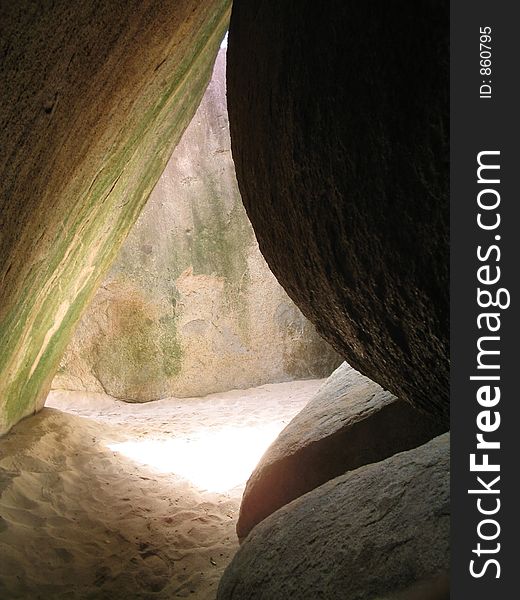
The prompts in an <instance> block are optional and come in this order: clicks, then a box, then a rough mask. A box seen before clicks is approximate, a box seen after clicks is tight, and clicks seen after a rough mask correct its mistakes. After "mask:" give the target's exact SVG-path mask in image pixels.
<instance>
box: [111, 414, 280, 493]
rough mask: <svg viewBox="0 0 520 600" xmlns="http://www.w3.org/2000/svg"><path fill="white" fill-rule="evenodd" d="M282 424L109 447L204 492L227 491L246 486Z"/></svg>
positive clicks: (228, 428)
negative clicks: (189, 483)
mask: <svg viewBox="0 0 520 600" xmlns="http://www.w3.org/2000/svg"><path fill="white" fill-rule="evenodd" d="M283 427H284V424H283V423H270V424H266V425H259V426H254V427H232V426H228V427H222V428H219V429H213V430H212V429H207V430H202V431H199V432H196V433H193V434H191V435H190V436H189V437H181V438H172V439H160V440H159V439H158V440H138V441H129V442H121V443H116V444H109V445H108V447H109V448H110V449H111V450H113V451H114V452H119V453H121V454H123V455H124V456H126V457H128V458H131V459H132V460H134V461H136V462H139V463H141V464H145V465H148V466H150V467H153V468H154V469H157V470H158V471H160V472H162V473H174V474H176V475H179V476H180V477H183V478H184V479H188V480H189V481H191V483H193V485H195V486H196V487H197V488H199V489H201V490H207V491H210V492H226V491H228V490H231V489H232V488H234V487H236V486H238V485H244V484H245V483H246V481H247V479H248V478H249V476H250V475H251V473H252V471H253V469H254V468H255V466H256V465H257V463H258V461H259V460H260V458H261V457H262V454H263V453H264V452H265V451H266V450H267V448H268V446H269V445H270V444H271V442H273V441H274V439H275V438H276V436H277V435H278V434H279V433H280V431H281V430H282V429H283Z"/></svg>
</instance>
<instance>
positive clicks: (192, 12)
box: [0, 0, 230, 433]
mask: <svg viewBox="0 0 520 600" xmlns="http://www.w3.org/2000/svg"><path fill="white" fill-rule="evenodd" d="M229 8H230V1H229V0H205V1H204V2H199V1H195V0H179V1H177V2H163V1H162V0H124V1H122V0H114V1H113V2H103V1H100V0H85V1H82V2H70V1H69V0H56V1H54V2H52V3H50V2H32V1H29V0H19V1H17V2H2V3H1V5H0V22H1V23H2V30H1V36H0V56H2V64H1V67H0V89H1V90H2V104H1V107H0V147H1V148H2V162H1V165H0V433H2V432H5V431H6V430H8V429H9V428H10V426H11V425H13V424H14V423H15V422H16V421H18V420H19V419H21V418H22V417H24V416H26V415H28V414H31V413H32V412H34V411H36V410H38V409H39V408H41V406H42V405H43V403H44V400H45V397H46V395H47V392H48V389H49V387H50V384H51V381H52V378H53V376H54V373H55V371H56V369H57V367H58V363H59V360H60V358H61V356H62V354H63V352H64V350H65V347H66V345H67V342H68V341H69V339H70V336H71V334H72V331H73V329H74V326H75V324H76V323H77V321H78V319H79V317H80V315H81V312H82V310H83V308H84V307H85V305H86V304H87V303H88V301H89V299H90V298H91V297H92V294H93V292H94V291H95V289H96V287H97V285H98V284H99V283H100V281H101V280H102V278H103V275H104V274H105V272H106V270H107V268H108V266H109V265H110V263H111V262H112V260H113V258H114V257H115V255H116V252H117V250H118V248H119V246H120V244H121V243H122V241H123V239H124V238H125V236H126V234H127V233H128V231H129V230H130V228H131V226H132V225H133V223H134V222H135V220H136V218H137V216H138V215H139V212H140V210H141V208H142V207H143V205H144V203H145V201H146V200H147V198H148V196H149V194H150V193H151V191H152V189H153V187H154V185H155V183H156V181H157V179H158V178H159V176H160V174H161V173H162V171H163V170H164V167H165V165H166V163H167V161H168V159H169V157H170V155H171V153H172V151H173V148H174V147H175V145H176V143H177V142H178V140H179V138H180V136H181V134H182V132H183V130H184V129H185V127H186V126H187V124H188V123H189V122H190V120H191V117H192V116H193V114H194V112H195V109H196V108H197V106H198V104H199V102H200V98H201V96H202V94H203V91H204V89H205V87H206V84H207V82H208V80H209V77H210V74H211V67H212V65H213V61H214V58H215V56H216V53H217V50H218V47H219V44H220V41H221V39H222V37H223V35H224V31H225V30H226V28H227V25H228V21H229Z"/></svg>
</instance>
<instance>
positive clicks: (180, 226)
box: [53, 49, 340, 401]
mask: <svg viewBox="0 0 520 600" xmlns="http://www.w3.org/2000/svg"><path fill="white" fill-rule="evenodd" d="M225 89H226V88H225V50H223V49H222V50H221V51H220V53H219V55H218V57H217V61H216V63H215V68H214V72H213V76H212V79H211V82H210V84H209V86H208V88H207V90H206V93H205V95H204V98H203V100H202V102H201V105H200V107H199V109H198V110H197V112H196V114H195V116H194V118H193V120H192V122H191V124H190V125H189V127H188V128H187V129H186V131H185V133H184V135H183V137H182V140H181V141H180V143H179V145H178V146H177V148H176V150H175V152H174V153H173V155H172V157H171V159H170V161H169V163H168V165H167V167H166V169H165V171H164V173H163V175H162V176H161V178H160V179H159V182H158V184H157V186H156V187H155V189H154V191H153V193H152V195H151V197H150V200H149V202H148V204H147V205H146V207H145V209H144V210H143V212H142V214H141V216H140V217H139V220H138V221H137V223H136V225H135V227H134V229H133V230H132V231H131V233H130V235H129V236H128V238H127V240H126V241H125V243H124V245H123V247H122V249H121V252H120V254H119V256H118V258H117V260H116V261H115V263H114V265H113V266H112V268H111V270H110V272H109V274H108V276H107V278H106V279H105V281H104V282H103V284H102V285H101V287H100V289H99V290H98V292H97V294H96V296H95V297H94V299H93V301H92V304H91V306H90V308H89V310H88V311H87V313H86V314H85V316H84V317H83V319H82V321H81V323H80V325H79V327H78V329H77V332H76V334H75V336H74V339H73V341H72V343H71V344H70V346H69V348H68V349H67V352H66V354H65V356H64V358H63V360H62V363H61V367H60V371H59V373H58V376H57V378H56V379H55V381H54V384H53V385H54V387H60V388H66V389H79V390H88V391H101V390H104V391H106V392H107V393H109V394H111V395H112V396H115V397H117V398H123V399H126V400H132V401H147V400H152V399H156V398H163V397H166V396H178V397H186V396H200V395H205V394H208V393H212V392H219V391H225V390H229V389H235V388H246V387H252V386H256V385H261V384H264V383H274V382H280V381H287V380H291V379H297V378H306V377H325V376H327V375H328V374H329V373H330V372H331V371H332V370H333V369H334V367H336V366H337V365H338V364H339V361H340V359H339V358H338V356H337V355H336V354H335V352H334V351H332V350H331V349H330V347H329V346H328V344H327V343H326V342H324V341H323V340H322V339H321V338H320V336H318V334H317V333H316V331H315V329H314V326H312V325H311V324H310V323H309V322H308V321H307V320H306V319H305V318H304V317H303V315H302V314H301V312H300V311H299V310H298V309H297V308H296V307H295V306H294V304H293V302H292V301H291V300H290V299H289V297H288V296H287V294H286V293H285V292H284V290H283V289H282V288H281V286H280V285H279V284H278V282H277V281H276V279H275V277H274V276H273V275H272V274H271V272H270V271H269V268H268V267H267V265H266V263H265V261H264V259H263V257H262V255H261V254H260V251H259V249H258V245H257V243H256V239H255V237H254V233H253V230H252V227H251V225H250V223H249V220H248V218H247V215H246V213H245V210H244V208H243V206H242V201H241V198H240V194H239V191H238V187H237V183H236V179H235V171H234V164H233V159H232V157H231V148H230V139H229V128H228V120H227V109H226V93H225Z"/></svg>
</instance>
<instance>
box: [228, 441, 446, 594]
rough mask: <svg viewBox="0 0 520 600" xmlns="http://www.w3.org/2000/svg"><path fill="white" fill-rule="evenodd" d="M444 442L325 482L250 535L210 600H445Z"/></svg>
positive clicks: (262, 523)
mask: <svg viewBox="0 0 520 600" xmlns="http://www.w3.org/2000/svg"><path fill="white" fill-rule="evenodd" d="M449 466H450V465H449V434H444V435H442V436H440V437H437V438H435V439H433V440H432V441H430V442H428V443H427V444H424V445H423V446H420V447H419V448H415V449H414V450H409V451H407V452H401V453H400V454H396V455H395V456H392V457H391V458H388V459H386V460H384V461H382V462H379V463H375V464H371V465H367V466H364V467H361V468H359V469H357V470H355V471H352V472H350V473H346V474H345V475H341V476H340V477H337V478H335V479H332V480H331V481H329V482H328V483H325V484H324V485H322V486H320V487H318V488H316V489H315V490H313V491H311V492H309V493H307V494H305V495H304V496H301V497H300V498H298V499H296V500H293V501H292V502H291V503H289V504H287V505H286V506H284V507H283V508H281V509H279V510H277V511H276V512H274V513H273V514H272V515H270V516H269V517H267V519H265V520H264V521H262V522H261V523H260V524H259V525H257V526H256V527H255V528H254V529H253V530H252V531H251V533H250V534H249V535H248V536H247V538H246V540H245V541H244V543H243V544H242V546H241V547H240V550H239V551H238V552H237V554H236V555H235V557H234V559H233V560H232V562H231V564H230V565H229V566H228V568H227V569H226V571H225V573H224V575H223V577H222V579H221V581H220V585H219V589H218V594H217V599H218V600H246V599H247V600H264V599H266V598H273V599H274V598H277V599H278V598H280V599H281V598H284V599H285V598H298V599H301V600H316V599H317V598H323V599H327V600H376V599H380V598H381V599H385V600H386V599H388V600H390V598H391V599H392V600H393V599H395V600H411V599H413V600H447V599H448V598H449V592H448V571H449V567H450V543H449V527H450V523H449V521H450V518H449V513H450V492H449V487H450V476H449Z"/></svg>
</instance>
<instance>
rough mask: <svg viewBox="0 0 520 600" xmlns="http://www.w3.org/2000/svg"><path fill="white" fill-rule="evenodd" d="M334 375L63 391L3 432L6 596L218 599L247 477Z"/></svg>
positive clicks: (0, 546) (0, 540)
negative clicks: (205, 388)
mask: <svg viewBox="0 0 520 600" xmlns="http://www.w3.org/2000/svg"><path fill="white" fill-rule="evenodd" d="M322 381H323V380H310V381H299V382H290V383H281V384H270V385H264V386H261V387H258V388H253V389H249V390H236V391H231V392H226V393H220V394H212V395H210V396H206V397H205V398H194V399H183V400H178V399H167V400H160V401H157V402H150V403H147V404H127V403H124V402H120V401H117V400H114V399H112V398H110V397H108V396H104V395H100V394H87V393H82V392H64V391H54V392H52V393H51V394H50V396H49V399H48V401H47V407H46V408H45V409H44V410H43V411H42V412H41V413H39V414H38V415H36V416H35V417H32V418H29V419H26V420H24V421H22V422H21V423H19V424H18V425H17V426H16V427H15V428H14V429H13V430H12V432H11V433H10V434H8V435H7V436H4V437H3V438H1V439H0V598H2V600H12V599H24V600H26V599H27V600H29V599H30V600H37V599H45V600H47V599H57V600H62V599H95V600H97V599H107V600H108V599H110V600H117V599H119V598H124V599H125V600H132V599H136V600H138V599H166V598H168V599H171V598H195V599H200V600H206V599H207V600H209V599H214V598H215V594H216V589H217V586H218V581H219V578H220V576H221V574H222V572H223V570H224V569H225V567H226V565H227V564H228V563H229V561H230V560H231V558H232V557H233V554H234V553H235V552H236V550H237V547H238V542H237V539H236V535H235V524H236V519H237V517H238V509H239V505H240V498H241V495H242V491H243V488H244V484H245V481H246V480H247V477H248V475H249V474H250V472H251V470H252V469H253V467H254V466H255V464H256V463H257V462H258V459H259V458H260V456H261V455H262V453H263V452H264V450H265V449H266V448H267V446H268V445H269V444H270V442H271V441H272V440H273V439H274V438H275V437H276V435H277V434H278V432H279V431H280V430H281V429H282V428H283V427H284V426H285V425H286V424H287V423H288V421H289V420H290V419H291V418H292V417H293V416H294V415H295V414H296V413H297V412H298V411H299V410H301V408H302V407H303V406H304V405H305V404H306V403H307V401H308V400H309V399H310V398H311V397H312V395H313V394H314V393H315V392H316V391H317V389H318V388H319V386H320V385H321V384H322Z"/></svg>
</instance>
